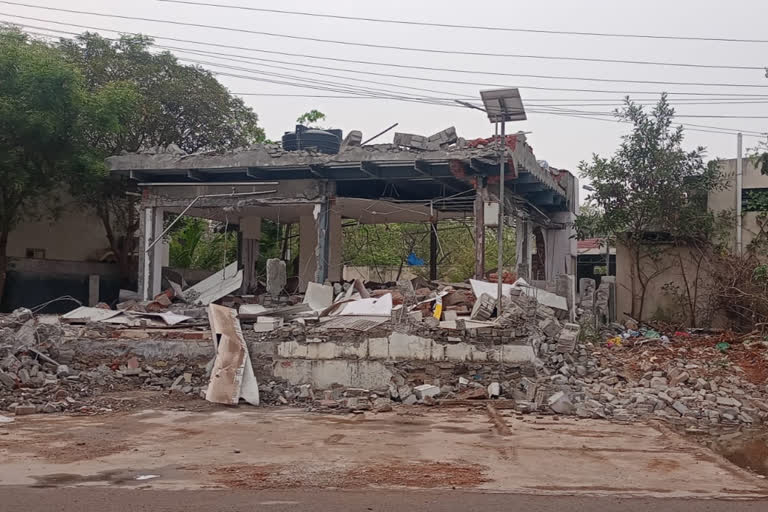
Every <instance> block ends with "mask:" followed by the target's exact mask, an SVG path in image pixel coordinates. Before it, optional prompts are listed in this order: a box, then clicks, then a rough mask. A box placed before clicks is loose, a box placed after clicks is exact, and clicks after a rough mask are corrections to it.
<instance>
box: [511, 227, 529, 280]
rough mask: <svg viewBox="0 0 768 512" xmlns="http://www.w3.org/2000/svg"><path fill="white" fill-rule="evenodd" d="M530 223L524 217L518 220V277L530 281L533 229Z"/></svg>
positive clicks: (516, 260)
mask: <svg viewBox="0 0 768 512" xmlns="http://www.w3.org/2000/svg"><path fill="white" fill-rule="evenodd" d="M530 224H531V223H530V221H529V220H528V219H524V218H522V217H518V218H517V232H516V238H517V258H516V259H515V262H516V264H517V277H522V278H523V279H526V280H527V279H530V275H531V272H530V269H531V227H530Z"/></svg>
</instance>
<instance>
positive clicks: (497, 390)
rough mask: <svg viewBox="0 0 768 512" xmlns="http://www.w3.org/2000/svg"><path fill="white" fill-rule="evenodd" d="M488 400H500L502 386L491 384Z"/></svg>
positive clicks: (495, 383)
mask: <svg viewBox="0 0 768 512" xmlns="http://www.w3.org/2000/svg"><path fill="white" fill-rule="evenodd" d="M487 389H488V398H498V397H499V396H501V384H499V383H498V382H491V383H490V384H489V385H488V388H487Z"/></svg>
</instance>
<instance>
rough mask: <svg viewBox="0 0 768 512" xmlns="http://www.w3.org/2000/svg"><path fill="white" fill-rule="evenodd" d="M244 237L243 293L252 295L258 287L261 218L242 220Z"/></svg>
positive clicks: (242, 254) (242, 263)
mask: <svg viewBox="0 0 768 512" xmlns="http://www.w3.org/2000/svg"><path fill="white" fill-rule="evenodd" d="M240 233H241V235H242V237H241V240H242V244H241V248H240V264H241V265H242V267H243V287H242V288H241V290H240V291H241V293H250V292H251V291H253V289H255V288H256V286H257V285H258V274H257V272H256V264H257V263H258V261H259V244H260V242H261V217H243V218H241V219H240Z"/></svg>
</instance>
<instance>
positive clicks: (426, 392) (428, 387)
mask: <svg viewBox="0 0 768 512" xmlns="http://www.w3.org/2000/svg"><path fill="white" fill-rule="evenodd" d="M413 393H414V394H415V395H416V398H418V399H419V400H424V399H425V398H433V397H436V396H437V395H439V394H440V388H439V387H437V386H433V385H432V384H422V385H421V386H416V387H415V388H413Z"/></svg>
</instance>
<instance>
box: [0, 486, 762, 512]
mask: <svg viewBox="0 0 768 512" xmlns="http://www.w3.org/2000/svg"><path fill="white" fill-rule="evenodd" d="M0 510H2V511H6V510H8V511H12V510H16V511H21V510H23V511H25V512H49V511H51V510H56V511H58V512H70V511H71V512H82V511H92V510H93V511H99V512H145V511H146V512H149V511H151V512H171V511H183V512H212V511H217V512H222V511H226V512H241V511H242V512H245V511H248V512H253V511H257V510H268V511H270V512H272V511H273V512H305V511H306V512H319V511H333V512H345V511H363V512H367V511H373V512H390V511H392V512H402V511H414V512H420V511H426V510H428V511H430V512H472V511H480V510H482V511H485V512H493V511H496V510H512V511H514V510H524V511H526V512H562V511H564V510H568V511H569V512H603V511H614V510H615V511H620V512H647V511H649V510H653V512H720V511H722V512H726V511H727V512H765V511H766V510H768V500H759V501H719V500H693V499H672V498H670V499H667V498H664V499H658V498H637V499H631V498H615V497H595V498H590V497H574V496H529V495H520V494H485V493H479V492H463V491H442V492H433V491H429V492H427V491H365V492H358V491H354V492H353V491H316V490H313V491H301V490H293V491H280V492H276V491H155V490H149V489H116V488H82V487H81V488H47V489H34V488H29V487H13V486H4V487H0Z"/></svg>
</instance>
